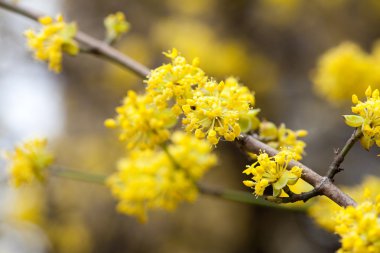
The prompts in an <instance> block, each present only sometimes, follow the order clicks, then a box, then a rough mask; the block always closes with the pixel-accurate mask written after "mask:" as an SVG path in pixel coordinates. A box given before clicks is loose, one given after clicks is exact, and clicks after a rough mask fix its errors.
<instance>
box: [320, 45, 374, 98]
mask: <svg viewBox="0 0 380 253" xmlns="http://www.w3.org/2000/svg"><path fill="white" fill-rule="evenodd" d="M313 82H314V88H315V91H316V92H317V93H318V94H319V95H321V96H322V97H324V98H326V99H327V100H328V101H329V102H331V103H334V104H339V103H342V102H344V101H347V100H348V99H349V98H350V97H351V94H353V93H359V92H361V91H362V90H364V89H365V88H366V87H368V86H369V85H376V87H379V84H380V59H379V58H378V57H376V55H375V54H374V55H371V54H368V53H366V52H364V51H363V50H362V49H361V48H360V47H359V46H358V45H356V44H354V43H352V42H345V43H342V44H341V45H339V46H337V47H335V48H332V49H330V50H328V51H327V52H326V53H325V54H324V55H322V56H321V57H320V59H319V60H318V64H317V69H316V71H315V74H314V75H313Z"/></svg>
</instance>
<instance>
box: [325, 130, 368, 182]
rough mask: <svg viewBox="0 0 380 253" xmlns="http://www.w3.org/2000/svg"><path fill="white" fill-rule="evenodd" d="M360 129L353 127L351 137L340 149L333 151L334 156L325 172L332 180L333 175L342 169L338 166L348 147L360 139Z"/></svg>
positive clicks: (348, 149)
mask: <svg viewBox="0 0 380 253" xmlns="http://www.w3.org/2000/svg"><path fill="white" fill-rule="evenodd" d="M362 134H363V133H362V131H360V129H355V131H354V132H353V133H352V135H351V137H350V138H349V139H348V140H347V142H346V144H345V145H344V147H343V148H342V150H341V151H338V150H337V151H336V152H335V157H334V160H333V161H332V163H331V164H330V166H329V170H328V172H327V177H328V178H329V179H330V180H331V181H333V179H334V176H335V175H336V174H337V173H339V172H340V171H342V168H340V165H341V164H342V162H343V161H344V158H345V157H346V155H347V154H348V152H349V151H350V149H351V148H352V147H353V146H354V144H355V143H356V142H357V141H358V140H359V139H360V137H361V136H362Z"/></svg>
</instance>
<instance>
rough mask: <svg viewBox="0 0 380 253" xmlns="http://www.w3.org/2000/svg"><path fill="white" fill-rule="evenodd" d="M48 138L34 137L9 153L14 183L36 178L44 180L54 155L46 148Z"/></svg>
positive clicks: (17, 183)
mask: <svg viewBox="0 0 380 253" xmlns="http://www.w3.org/2000/svg"><path fill="white" fill-rule="evenodd" d="M46 145H47V140H46V139H34V140H31V141H27V142H25V143H23V144H22V145H20V146H17V147H16V148H15V150H14V152H9V153H7V159H8V160H9V162H10V164H9V171H10V174H11V181H12V183H13V185H15V186H20V185H22V184H26V183H30V182H32V181H34V180H36V179H37V180H39V181H43V180H44V179H45V176H46V170H47V168H48V167H49V166H50V165H51V164H52V162H53V156H52V154H50V153H49V152H48V151H47V150H46Z"/></svg>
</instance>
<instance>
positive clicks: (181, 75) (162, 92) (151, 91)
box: [145, 48, 207, 114]
mask: <svg viewBox="0 0 380 253" xmlns="http://www.w3.org/2000/svg"><path fill="white" fill-rule="evenodd" d="M164 54H165V56H166V57H168V58H170V59H171V60H172V63H169V64H164V65H162V66H161V67H158V68H156V69H154V70H152V71H151V72H150V74H149V76H148V80H146V81H145V82H146V83H147V88H146V91H147V94H148V95H147V96H149V97H151V99H152V100H153V102H154V103H155V104H156V105H157V106H158V107H159V108H160V109H162V108H167V107H168V104H169V101H170V100H173V99H174V104H173V105H172V106H170V107H171V108H173V111H174V112H175V113H176V114H180V113H182V111H181V106H182V105H184V104H185V103H186V99H188V98H192V94H193V89H194V88H196V87H197V86H202V85H203V83H205V82H206V80H207V76H206V75H205V73H204V72H203V71H202V70H201V69H200V68H199V67H198V64H199V60H198V59H197V58H196V59H194V60H193V61H192V63H191V64H189V63H187V61H186V59H185V58H184V57H182V56H180V55H179V53H178V51H177V50H176V49H175V48H174V49H173V50H172V51H169V52H168V53H164Z"/></svg>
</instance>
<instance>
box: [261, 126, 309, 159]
mask: <svg viewBox="0 0 380 253" xmlns="http://www.w3.org/2000/svg"><path fill="white" fill-rule="evenodd" d="M306 135H307V131H306V130H297V131H293V130H291V129H288V128H286V126H285V124H281V125H280V126H279V127H276V125H275V124H274V123H272V122H269V121H263V122H261V123H260V127H259V138H260V139H261V140H263V141H265V142H266V143H268V145H269V146H271V147H273V148H275V149H278V150H281V149H287V150H291V151H293V152H294V153H295V158H294V159H296V160H301V159H302V155H303V154H304V149H305V147H306V143H305V142H304V141H301V140H299V139H298V138H302V137H305V136H306Z"/></svg>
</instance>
